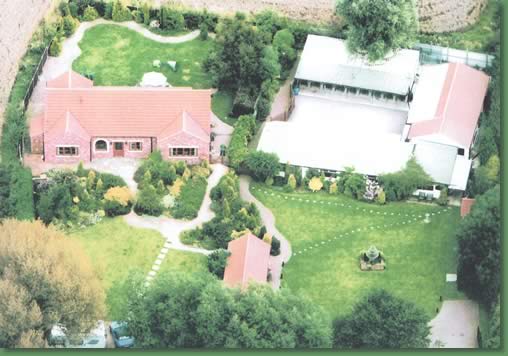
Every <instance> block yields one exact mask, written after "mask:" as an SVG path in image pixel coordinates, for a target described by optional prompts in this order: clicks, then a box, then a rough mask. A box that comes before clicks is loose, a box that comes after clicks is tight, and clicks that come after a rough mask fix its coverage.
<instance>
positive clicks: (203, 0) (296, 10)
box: [158, 0, 488, 32]
mask: <svg viewBox="0 0 508 356" xmlns="http://www.w3.org/2000/svg"><path fill="white" fill-rule="evenodd" d="M158 2H162V3H164V2H165V3H171V4H175V3H176V4H181V5H183V6H186V7H190V8H195V9H204V8H206V9H208V10H209V11H212V12H218V13H224V14H232V13H234V12H236V11H237V10H240V11H244V12H248V13H256V12H259V11H262V10H264V9H273V10H277V11H279V12H282V13H283V14H285V15H287V16H288V17H290V18H294V19H298V20H306V21H311V22H331V21H333V20H334V19H336V17H335V16H334V13H335V6H336V3H337V0H159V1H158ZM487 2H488V0H416V4H417V8H418V13H419V16H420V27H421V29H422V30H423V31H424V32H447V31H454V30H457V29H460V28H464V27H465V26H468V25H470V24H472V23H474V22H475V21H476V20H477V19H478V16H479V14H480V12H481V10H482V9H483V7H484V6H485V4H486V3H487Z"/></svg>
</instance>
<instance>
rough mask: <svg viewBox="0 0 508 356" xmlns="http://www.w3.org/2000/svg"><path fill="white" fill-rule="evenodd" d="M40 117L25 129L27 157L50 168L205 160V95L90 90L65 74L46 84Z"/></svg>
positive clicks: (81, 80) (169, 90) (207, 127)
mask: <svg viewBox="0 0 508 356" xmlns="http://www.w3.org/2000/svg"><path fill="white" fill-rule="evenodd" d="M45 91H46V92H45V107H44V112H43V113H42V114H41V115H39V116H36V117H34V118H33V119H32V121H31V123H30V141H31V150H32V153H35V154H40V155H41V157H42V159H43V160H45V161H47V162H51V163H75V162H79V161H85V162H88V161H91V160H94V159H98V158H111V157H131V158H142V157H146V156H147V155H148V154H150V152H152V151H154V150H160V151H161V152H162V155H163V157H164V158H165V159H168V160H185V161H187V162H188V163H198V162H199V161H201V160H205V159H209V153H210V124H211V92H210V90H193V89H191V88H145V87H96V86H94V85H93V82H92V81H91V80H89V79H87V78H85V77H83V76H81V75H79V74H78V73H76V72H73V71H68V72H66V73H64V74H62V75H61V76H59V77H57V78H55V79H53V80H50V81H48V82H47V83H46V88H45Z"/></svg>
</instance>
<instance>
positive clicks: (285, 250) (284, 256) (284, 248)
mask: <svg viewBox="0 0 508 356" xmlns="http://www.w3.org/2000/svg"><path fill="white" fill-rule="evenodd" d="M251 180H252V179H251V178H250V177H249V176H245V175H242V176H240V197H241V198H242V199H243V200H245V201H247V202H249V203H254V204H255V205H256V207H257V208H258V210H259V213H260V215H261V220H262V221H263V224H264V225H265V226H266V230H267V231H268V233H270V234H272V236H275V237H277V238H278V239H279V241H280V255H278V256H270V261H269V264H270V270H271V273H272V286H273V288H276V289H278V288H280V279H281V278H280V277H281V274H282V262H284V263H287V262H288V261H289V259H290V258H291V245H290V244H289V241H288V240H287V239H286V238H285V237H284V235H282V234H281V233H280V231H279V230H277V227H276V226H275V217H274V216H273V214H272V212H271V211H270V210H269V209H268V208H266V207H265V206H264V205H263V204H262V203H261V202H260V201H259V200H257V199H256V198H255V197H254V196H253V195H252V194H251V192H250V190H249V186H250V182H251Z"/></svg>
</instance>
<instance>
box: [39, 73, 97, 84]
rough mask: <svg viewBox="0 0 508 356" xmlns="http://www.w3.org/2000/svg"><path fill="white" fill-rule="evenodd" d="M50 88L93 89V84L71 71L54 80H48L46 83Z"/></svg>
mask: <svg viewBox="0 0 508 356" xmlns="http://www.w3.org/2000/svg"><path fill="white" fill-rule="evenodd" d="M46 87H48V88H91V87H93V82H92V81H91V80H90V79H88V78H85V77H83V76H81V75H79V74H78V73H76V72H74V71H72V70H70V71H68V72H65V73H64V74H62V75H60V76H58V77H56V78H55V79H53V80H48V82H47V83H46Z"/></svg>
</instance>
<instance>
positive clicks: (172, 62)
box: [167, 61, 176, 72]
mask: <svg viewBox="0 0 508 356" xmlns="http://www.w3.org/2000/svg"><path fill="white" fill-rule="evenodd" d="M167 63H168V66H169V67H170V68H171V69H172V70H173V72H176V61H168V62H167Z"/></svg>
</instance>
